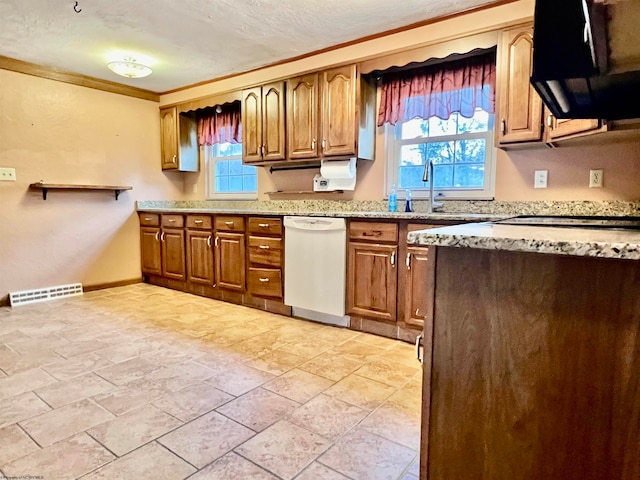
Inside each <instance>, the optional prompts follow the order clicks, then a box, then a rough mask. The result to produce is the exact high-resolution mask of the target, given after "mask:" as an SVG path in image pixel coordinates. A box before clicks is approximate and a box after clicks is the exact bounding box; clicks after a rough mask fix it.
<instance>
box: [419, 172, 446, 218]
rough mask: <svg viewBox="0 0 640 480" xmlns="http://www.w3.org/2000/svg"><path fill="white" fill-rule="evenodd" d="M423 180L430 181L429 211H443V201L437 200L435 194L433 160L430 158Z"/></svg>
mask: <svg viewBox="0 0 640 480" xmlns="http://www.w3.org/2000/svg"><path fill="white" fill-rule="evenodd" d="M422 181H423V182H429V213H433V212H439V211H442V207H443V205H442V202H436V200H435V198H434V196H433V161H432V160H429V161H428V162H427V163H426V164H425V166H424V173H423V174H422Z"/></svg>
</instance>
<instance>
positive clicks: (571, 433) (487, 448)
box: [421, 247, 640, 480]
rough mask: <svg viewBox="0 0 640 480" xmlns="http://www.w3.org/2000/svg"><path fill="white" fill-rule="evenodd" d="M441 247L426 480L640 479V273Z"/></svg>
mask: <svg viewBox="0 0 640 480" xmlns="http://www.w3.org/2000/svg"><path fill="white" fill-rule="evenodd" d="M434 250H436V255H435V257H436V258H435V262H436V265H435V290H434V311H433V318H432V319H430V320H429V319H428V320H427V321H426V323H425V355H424V356H425V363H424V386H423V388H424V395H423V403H424V405H423V407H424V409H423V438H422V453H421V478H423V479H426V478H428V479H429V480H451V479H456V480H464V479H469V480H471V479H473V480H479V479H484V480H515V479H517V480H540V479H544V480H605V479H606V480H618V479H619V480H631V479H638V478H640V454H639V453H640V262H639V261H634V260H617V259H616V260H612V259H599V258H591V257H578V256H562V255H552V254H538V253H521V252H506V251H494V250H481V249H473V248H452V247H437V248H434Z"/></svg>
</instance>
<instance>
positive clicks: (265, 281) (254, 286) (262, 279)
mask: <svg viewBox="0 0 640 480" xmlns="http://www.w3.org/2000/svg"><path fill="white" fill-rule="evenodd" d="M247 283H248V287H249V293H251V294H252V295H257V296H261V297H275V298H282V270H280V269H274V268H249V277H248V282H247Z"/></svg>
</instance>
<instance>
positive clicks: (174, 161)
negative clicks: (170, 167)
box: [172, 155, 178, 163]
mask: <svg viewBox="0 0 640 480" xmlns="http://www.w3.org/2000/svg"><path fill="white" fill-rule="evenodd" d="M177 158H178V157H177V155H174V156H173V159H172V161H173V163H176V160H177Z"/></svg>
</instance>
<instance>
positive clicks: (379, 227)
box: [349, 222, 398, 243]
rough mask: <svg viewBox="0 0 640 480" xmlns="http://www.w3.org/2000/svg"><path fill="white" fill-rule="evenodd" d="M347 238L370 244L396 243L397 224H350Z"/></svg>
mask: <svg viewBox="0 0 640 480" xmlns="http://www.w3.org/2000/svg"><path fill="white" fill-rule="evenodd" d="M349 238H350V239H352V240H367V241H372V242H394V243H395V242H397V241H398V224H397V223H376V222H350V223H349Z"/></svg>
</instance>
